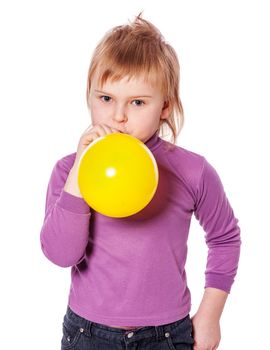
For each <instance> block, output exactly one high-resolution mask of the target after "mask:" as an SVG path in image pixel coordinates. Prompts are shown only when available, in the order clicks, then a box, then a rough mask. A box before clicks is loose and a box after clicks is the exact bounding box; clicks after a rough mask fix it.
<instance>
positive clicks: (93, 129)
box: [74, 124, 121, 166]
mask: <svg viewBox="0 0 270 350" xmlns="http://www.w3.org/2000/svg"><path fill="white" fill-rule="evenodd" d="M115 132H121V131H120V130H118V129H115V128H112V127H110V126H108V125H106V124H96V125H95V126H92V125H91V126H90V127H88V128H87V129H86V130H85V131H84V133H83V134H82V136H81V138H80V141H79V144H78V147H77V154H76V158H75V163H74V165H75V166H76V165H78V163H79V160H80V157H81V155H82V153H83V151H84V150H85V149H86V147H87V146H88V145H89V144H90V143H91V142H93V141H94V140H95V139H97V138H98V137H101V136H105V135H107V134H112V133H115Z"/></svg>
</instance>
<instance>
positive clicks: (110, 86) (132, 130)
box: [89, 74, 170, 142]
mask: <svg viewBox="0 0 270 350" xmlns="http://www.w3.org/2000/svg"><path fill="white" fill-rule="evenodd" d="M97 78H98V77H97V76H96V74H95V75H94V77H93V80H92V82H91V89H90V95H89V99H90V111H91V118H92V123H93V125H96V124H100V123H103V124H106V125H108V126H110V127H113V128H116V129H118V130H119V131H121V132H123V133H126V134H130V135H132V136H134V137H136V138H138V139H139V140H141V141H142V142H146V141H147V140H148V139H149V138H150V137H151V136H152V135H153V134H154V133H155V132H156V131H157V129H158V128H159V122H160V120H161V119H166V118H168V117H169V115H170V110H169V109H170V108H169V106H168V105H167V103H165V101H164V98H163V95H162V93H161V91H160V89H159V88H158V87H155V86H154V85H152V84H150V82H146V81H144V79H143V77H136V79H135V78H132V79H130V80H129V81H128V77H125V78H123V79H122V80H118V81H115V82H112V81H111V80H109V79H108V80H107V81H106V83H105V84H104V85H103V86H102V88H101V87H100V86H99V85H98V79H97Z"/></svg>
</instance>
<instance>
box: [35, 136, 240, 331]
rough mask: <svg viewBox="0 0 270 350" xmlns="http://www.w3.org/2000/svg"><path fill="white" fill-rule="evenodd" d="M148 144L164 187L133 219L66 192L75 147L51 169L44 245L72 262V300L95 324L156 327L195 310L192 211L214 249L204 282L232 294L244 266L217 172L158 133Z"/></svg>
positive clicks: (66, 263) (62, 262) (60, 260)
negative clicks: (189, 258) (189, 263)
mask: <svg viewBox="0 0 270 350" xmlns="http://www.w3.org/2000/svg"><path fill="white" fill-rule="evenodd" d="M145 145H146V146H147V147H148V148H149V149H150V150H151V151H152V153H153V155H154V157H155V159H156V161H157V165H158V170H159V184H158V188H157V191H156V194H155V196H154V197H153V199H152V201H151V202H150V203H149V204H148V206H147V207H146V208H144V209H143V210H142V211H140V212H139V213H137V214H135V215H132V216H129V217H126V218H111V217H107V216H104V215H102V214H100V213H98V212H96V211H94V210H93V209H92V208H90V207H89V206H88V204H87V203H86V202H85V200H84V199H83V198H79V197H76V196H74V195H72V194H70V193H68V192H66V191H64V189H63V188H64V185H65V182H66V180H67V177H68V174H69V171H70V169H71V168H72V166H73V164H74V161H75V157H76V153H72V154H70V155H68V156H66V157H64V158H62V159H60V160H59V161H58V162H57V163H56V165H55V167H54V169H53V171H52V174H51V178H50V181H49V185H48V189H47V197H46V209H45V218H44V222H43V226H42V229H41V233H40V240H41V247H42V250H43V252H44V254H45V256H46V257H47V258H48V259H49V260H50V261H52V262H53V263H54V264H57V265H59V266H62V267H72V269H71V286H70V292H69V298H68V299H69V300H68V304H69V306H70V307H71V309H72V310H73V311H74V312H76V313H77V314H78V315H80V316H82V317H84V318H86V319H88V320H91V321H93V322H98V323H103V324H107V325H117V326H127V325H128V326H153V325H161V324H166V323H171V322H174V321H176V320H179V319H181V318H183V317H185V316H186V315H187V314H188V313H189V312H190V308H191V297H190V291H189V289H188V286H187V281H186V273H185V262H186V255H187V238H188V233H189V227H190V222H191V217H192V215H193V213H194V215H195V217H196V219H197V220H199V223H200V225H201V226H202V228H203V230H204V231H205V239H206V244H207V246H208V249H209V250H208V257H207V264H206V271H205V276H206V282H205V287H214V288H218V289H222V290H224V291H226V292H228V293H229V292H230V289H231V286H232V284H233V282H234V278H235V275H236V272H237V267H238V261H239V253H240V245H241V240H240V229H239V226H238V220H237V219H236V218H235V216H234V213H233V210H232V208H231V206H230V204H229V201H228V199H227V197H226V194H225V192H224V188H223V185H222V183H221V180H220V178H219V176H218V174H217V172H216V170H215V169H214V168H213V166H212V165H210V164H209V162H208V161H207V160H206V159H205V158H204V157H203V156H201V155H199V154H196V153H194V152H191V151H188V150H186V149H184V148H182V147H179V146H177V145H172V144H170V143H169V142H167V141H165V140H163V139H161V138H160V137H159V136H158V134H154V135H153V136H152V137H151V138H150V139H149V140H148V141H147V142H146V143H145ZM168 146H170V148H168Z"/></svg>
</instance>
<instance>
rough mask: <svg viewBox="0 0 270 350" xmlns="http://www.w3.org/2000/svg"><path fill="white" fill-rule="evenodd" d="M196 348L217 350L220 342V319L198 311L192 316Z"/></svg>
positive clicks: (195, 349)
mask: <svg viewBox="0 0 270 350" xmlns="http://www.w3.org/2000/svg"><path fill="white" fill-rule="evenodd" d="M191 320H192V324H193V337H194V347H193V349H194V350H216V349H217V348H218V345H219V342H220V338H221V335H220V326H219V321H218V320H216V319H211V318H210V317H206V316H203V315H200V314H199V313H196V314H195V315H194V316H193V317H192V318H191Z"/></svg>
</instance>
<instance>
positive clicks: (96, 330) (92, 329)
mask: <svg viewBox="0 0 270 350" xmlns="http://www.w3.org/2000/svg"><path fill="white" fill-rule="evenodd" d="M65 317H66V320H67V321H68V322H71V323H72V324H75V325H77V326H78V327H81V329H82V331H83V332H84V333H85V334H86V335H88V336H91V335H92V334H94V335H96V336H98V337H101V338H103V339H107V340H108V341H114V342H117V343H118V342H119V343H120V342H122V341H123V338H125V341H126V342H128V343H131V342H134V341H138V340H141V339H146V338H152V337H153V338H156V340H157V341H160V340H162V339H164V338H165V337H166V334H168V332H173V330H174V329H175V328H176V327H177V326H178V325H180V324H182V323H183V322H185V321H186V320H189V314H188V315H187V316H185V317H184V318H182V319H180V320H177V321H175V322H173V323H168V324H165V325H160V326H146V327H142V328H137V329H129V330H127V329H123V328H122V329H121V328H114V327H109V326H106V325H103V324H100V323H96V322H92V321H89V320H86V319H85V318H83V317H81V316H79V315H77V314H76V313H75V312H74V311H72V310H71V308H70V307H69V306H67V311H66V315H65Z"/></svg>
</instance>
